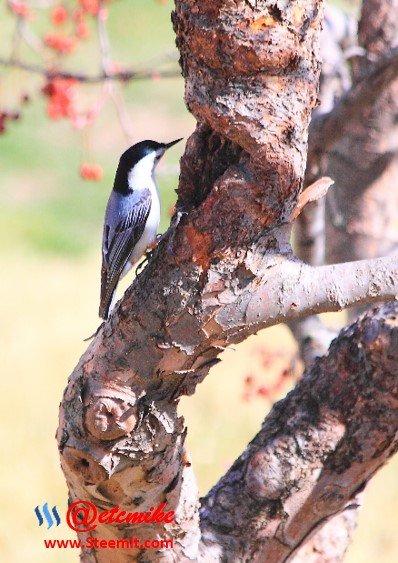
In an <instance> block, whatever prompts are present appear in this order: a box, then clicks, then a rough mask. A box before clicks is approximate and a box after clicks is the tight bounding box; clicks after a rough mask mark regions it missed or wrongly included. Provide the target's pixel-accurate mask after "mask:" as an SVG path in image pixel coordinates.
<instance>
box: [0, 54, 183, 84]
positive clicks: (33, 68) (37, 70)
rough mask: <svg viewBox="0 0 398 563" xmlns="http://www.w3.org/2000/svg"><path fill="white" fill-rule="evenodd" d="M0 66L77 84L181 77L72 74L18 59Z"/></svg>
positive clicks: (122, 72) (149, 73) (1, 62)
mask: <svg viewBox="0 0 398 563" xmlns="http://www.w3.org/2000/svg"><path fill="white" fill-rule="evenodd" d="M0 65H2V66H6V67H13V68H19V69H21V70H26V71H28V72H32V73H33V74H41V75H42V76H44V77H45V78H48V79H51V78H54V77H60V78H73V79H74V80H77V81H78V82H86V83H98V82H104V81H106V80H116V81H119V82H129V81H131V80H152V79H154V78H176V77H179V76H181V72H179V71H178V70H156V69H153V70H150V69H144V70H132V69H125V70H120V71H117V72H101V73H99V74H85V73H83V72H72V71H67V70H61V69H57V68H47V67H45V66H41V65H35V64H32V63H26V62H24V61H21V60H18V59H6V58H4V57H0Z"/></svg>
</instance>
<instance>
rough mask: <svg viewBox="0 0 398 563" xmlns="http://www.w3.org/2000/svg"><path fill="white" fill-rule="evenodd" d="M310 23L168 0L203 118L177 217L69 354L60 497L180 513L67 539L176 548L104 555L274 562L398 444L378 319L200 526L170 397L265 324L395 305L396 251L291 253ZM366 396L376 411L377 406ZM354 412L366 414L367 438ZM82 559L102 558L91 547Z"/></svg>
mask: <svg viewBox="0 0 398 563" xmlns="http://www.w3.org/2000/svg"><path fill="white" fill-rule="evenodd" d="M320 20H321V11H320V2H319V0H304V1H303V0H301V1H300V2H291V3H289V5H285V4H282V3H275V2H273V1H270V0H258V1H256V2H255V1H251V0H242V1H232V0H203V1H202V2H196V1H195V0H177V1H176V11H175V13H174V16H173V21H174V27H175V30H176V34H177V45H178V47H179V49H180V53H181V66H182V69H183V74H184V77H185V81H186V102H187V105H188V107H189V109H190V110H191V111H192V113H193V114H194V115H195V117H196V118H197V120H198V126H197V129H196V131H195V132H194V133H193V135H192V136H191V137H190V139H189V140H188V143H187V147H186V152H185V155H184V157H183V159H182V161H181V177H180V185H179V191H178V196H179V198H178V204H177V209H178V211H179V212H183V213H184V214H183V216H182V218H181V220H180V222H179V224H178V225H177V226H176V227H175V229H174V230H173V231H171V232H170V233H169V236H168V237H166V238H165V239H164V240H163V241H162V242H161V243H160V245H159V247H158V249H157V250H156V251H155V253H154V255H153V256H152V258H151V259H150V261H149V264H148V266H147V267H146V268H145V269H144V271H143V272H142V273H141V274H140V275H139V276H138V277H137V278H136V279H135V281H134V283H133V284H132V286H131V287H130V288H129V290H128V291H127V292H126V294H125V297H124V299H123V300H122V302H121V303H120V304H119V306H118V307H117V308H116V311H115V313H114V314H113V316H112V318H111V319H110V321H109V322H107V323H105V324H104V325H103V326H102V328H101V329H100V331H99V333H98V335H97V336H96V338H95V339H94V340H93V342H92V343H91V344H90V346H89V348H88V350H87V352H86V353H85V354H84V355H83V356H82V358H81V359H80V362H79V364H78V365H77V367H76V368H75V370H74V372H73V373H72V375H71V377H70V379H69V382H68V387H67V389H66V391H65V394H64V397H63V401H62V404H61V409H60V423H59V429H58V442H59V449H60V455H61V463H62V467H63V470H64V473H65V477H66V480H67V483H68V487H69V491H70V497H71V499H72V500H77V499H87V500H90V501H92V502H93V503H94V504H95V505H96V506H97V507H98V508H100V509H109V508H111V507H112V506H114V505H116V504H117V505H119V506H120V507H121V508H122V509H123V510H126V511H131V512H133V511H136V510H139V511H147V510H149V509H150V507H151V506H157V505H159V504H161V503H163V502H165V503H166V505H167V509H168V510H174V511H175V513H176V519H175V521H174V522H173V523H171V524H164V523H157V524H153V523H152V524H151V525H148V524H136V525H134V526H131V525H130V526H129V525H119V526H115V525H114V524H109V523H103V524H99V525H98V526H97V528H96V529H95V530H92V531H91V532H88V533H86V534H83V533H81V534H80V537H81V538H82V539H83V540H84V539H86V538H87V536H92V537H97V538H123V537H129V536H131V535H134V536H136V537H141V538H145V539H150V538H162V539H165V538H172V539H174V549H173V550H170V549H164V550H163V551H162V552H161V553H160V552H156V551H155V550H153V551H150V550H148V551H144V550H139V549H135V548H132V549H125V550H123V551H119V552H117V553H116V554H115V555H114V559H113V560H114V561H127V560H138V561H154V560H155V561H175V560H177V561H187V560H191V561H196V560H202V561H210V560H215V561H221V560H243V561H245V560H247V561H249V560H250V561H252V560H258V561H264V560H266V561H280V560H284V559H285V557H286V556H287V555H288V554H293V553H294V552H295V551H296V550H297V549H298V548H299V547H300V546H301V545H302V543H303V542H304V540H305V538H307V537H308V535H309V533H310V532H311V530H313V528H314V527H315V526H317V525H318V524H321V523H323V522H325V521H326V520H327V518H328V517H329V516H331V515H332V514H334V513H335V512H336V511H339V510H342V509H343V508H344V507H345V506H346V504H347V502H349V500H350V498H351V497H352V495H353V494H354V493H355V491H356V489H357V488H358V487H360V486H361V485H362V484H363V482H364V481H366V479H368V478H369V477H370V475H371V474H372V473H373V472H374V471H375V470H376V469H377V468H378V467H379V466H380V465H381V464H382V463H383V462H384V461H385V459H386V458H387V456H388V455H390V453H391V452H392V451H393V449H394V447H395V442H394V441H393V438H392V436H393V435H394V433H395V431H396V420H395V419H394V416H393V413H392V410H391V405H392V404H393V403H394V397H393V390H394V389H395V388H396V387H394V385H395V386H396V381H395V380H394V378H393V377H392V378H391V379H388V381H386V382H385V381H384V377H385V375H386V373H387V374H388V373H390V371H391V370H392V367H391V366H392V365H393V366H396V363H394V362H396V358H395V357H392V356H391V354H390V350H393V352H394V348H393V347H392V344H391V343H392V342H395V343H396V332H395V325H394V322H393V312H392V310H388V311H389V312H388V318H387V319H386V320H385V319H383V318H382V317H381V316H380V315H378V314H375V315H374V318H373V319H367V320H365V321H363V322H362V323H360V324H358V325H356V326H355V327H354V328H352V329H350V331H348V332H347V333H345V334H343V335H342V338H341V339H340V340H339V341H338V343H337V344H336V345H335V346H334V348H332V350H331V352H330V356H329V357H328V358H326V359H325V360H323V363H322V362H321V363H319V364H317V365H316V367H314V371H313V372H311V373H310V374H309V381H307V380H306V379H305V380H303V383H302V385H301V387H299V388H298V391H297V390H296V391H295V393H293V394H292V395H289V397H288V398H287V399H286V403H285V406H283V405H282V406H276V407H275V410H274V412H273V414H271V418H270V419H269V421H268V422H266V423H265V425H264V428H263V430H262V431H261V432H260V434H259V435H258V437H257V438H256V439H255V440H254V442H253V443H252V445H250V446H249V448H248V450H247V452H246V453H245V454H243V456H242V458H240V460H238V461H237V462H236V463H235V465H234V469H232V470H231V471H230V472H228V473H227V475H226V477H225V478H224V479H223V480H221V481H220V483H219V484H218V485H216V487H215V488H214V489H213V491H212V492H210V493H209V495H208V497H207V498H206V499H204V501H203V503H202V516H201V520H200V521H199V502H198V494H197V488H196V485H195V479H194V475H193V469H192V467H191V464H190V463H189V462H188V461H187V454H186V452H185V449H184V439H185V435H186V429H185V427H184V422H183V420H182V418H180V417H179V416H178V413H177V406H178V399H179V397H180V396H181V395H184V394H192V393H193V392H194V391H195V387H196V385H197V384H198V383H199V382H201V381H202V380H203V379H204V377H205V376H206V375H207V373H208V371H209V369H210V367H211V366H212V365H213V364H214V363H216V362H218V361H219V358H218V355H219V354H220V352H221V351H222V350H223V349H224V348H225V346H227V345H228V344H230V343H234V342H239V341H241V340H243V339H244V338H246V337H247V336H248V335H250V334H253V333H254V332H256V331H258V330H259V329H261V328H263V327H265V326H270V325H271V324H275V323H278V322H281V321H284V320H286V319H289V318H295V317H298V316H300V315H306V314H311V313H314V312H319V311H328V310H336V309H338V308H342V307H345V306H349V305H352V304H353V303H370V302H373V301H375V300H379V299H388V300H394V299H396V296H397V294H398V276H397V274H398V266H397V263H396V261H395V260H394V259H390V258H386V259H378V260H374V261H369V262H356V263H347V264H340V265H334V266H325V267H320V268H314V267H311V266H307V265H305V264H303V263H301V262H300V261H299V260H298V259H296V258H295V257H294V256H293V255H292V253H291V249H290V245H289V235H290V217H291V215H292V213H293V211H294V208H295V205H296V203H297V198H298V195H299V192H300V188H301V185H302V180H303V175H304V169H305V159H306V140H307V129H308V122H309V117H310V112H311V109H312V107H313V106H314V104H315V101H316V95H317V84H318V75H319V60H318V35H319V28H320ZM369 327H370V328H369ZM394 338H395V340H394ZM351 348H352V349H351ZM387 350H389V351H388V354H387ZM354 351H355V358H356V359H357V361H358V362H359V363H358V364H352V357H353V355H354ZM394 353H395V352H394ZM375 359H377V362H378V363H377V362H376V360H375ZM354 367H355V369H354ZM365 368H366V369H365ZM329 373H330V375H329ZM382 374H383V377H382ZM323 378H324V379H323ZM351 379H352V381H350V380H351ZM354 379H355V385H354V384H353V381H354ZM373 380H374V385H373V383H372V385H373V387H374V391H373V387H372V393H371V394H370V395H369V396H368V395H367V391H368V388H369V382H370V381H373ZM322 381H323V382H324V384H322ZM317 382H318V383H317ZM376 392H378V393H379V395H377V398H375V393H376ZM347 399H349V405H350V409H349V412H348V411H347V409H346V407H345V403H344V401H346V400H347ZM354 399H355V400H354ZM378 399H380V400H379V401H378ZM373 400H376V403H377V405H382V408H381V409H379V407H377V409H374V410H372V409H371V408H370V406H371V405H372V404H373V403H372V401H373ZM377 401H378V402H377ZM376 403H375V404H376ZM364 405H365V406H366V407H367V408H364ZM285 411H286V415H284V414H283V412H285ZM353 413H356V415H357V416H356V417H353V418H350V415H352V414H353ZM359 417H362V418H363V420H364V421H365V418H364V417H368V418H366V425H365V426H366V430H367V432H366V433H363V432H362V429H361V428H358V426H357V422H358V420H359V419H360V418H359ZM365 426H364V427H365ZM392 429H394V432H392ZM381 436H382V438H383V440H381V441H380V437H381ZM369 440H370V442H369ZM366 452H371V453H372V455H373V457H371V459H369V458H368V455H367V453H366ZM290 456H293V458H292V459H295V460H297V466H296V468H294V467H293V466H291V464H290V461H289V459H290ZM329 460H330V464H329ZM333 460H334V461H333ZM268 461H269V462H270V464H269V465H268ZM273 471H274V475H275V477H274V478H272V475H271V474H270V472H271V473H272V472H273ZM340 474H341V475H342V476H343V477H342V478H340V477H339V475H340ZM231 476H232V480H231ZM268 477H269V478H270V479H269V480H268ZM345 477H347V481H344V478H345ZM318 478H319V485H317V484H316V481H317V479H318ZM231 487H232V488H231ZM233 491H235V492H236V494H235V496H234V495H233V494H232V492H233ZM224 492H225V497H224V496H223V495H224ZM310 492H311V494H310V495H309V493H310ZM308 495H309V496H308ZM307 497H308V503H307V502H306V501H305V499H306V498H307ZM311 499H312V500H313V501H314V503H315V504H312V505H311V502H310V501H311ZM313 509H316V510H313ZM82 556H83V560H84V561H108V560H109V559H108V557H109V556H108V555H106V554H104V552H101V550H100V549H99V550H96V549H92V550H87V549H86V550H83V555H82Z"/></svg>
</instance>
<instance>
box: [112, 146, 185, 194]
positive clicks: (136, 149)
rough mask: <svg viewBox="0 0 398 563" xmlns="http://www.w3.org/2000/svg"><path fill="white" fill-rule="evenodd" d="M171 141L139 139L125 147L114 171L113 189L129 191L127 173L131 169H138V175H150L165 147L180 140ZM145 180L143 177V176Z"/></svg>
mask: <svg viewBox="0 0 398 563" xmlns="http://www.w3.org/2000/svg"><path fill="white" fill-rule="evenodd" d="M181 140H182V139H177V140H176V141H171V143H157V142H156V141H149V140H148V141H140V142H139V143H136V144H135V145H133V146H131V147H130V148H129V149H127V150H126V151H125V152H124V153H123V154H122V156H121V157H120V160H119V166H118V168H117V171H116V176H115V182H114V185H113V189H114V191H116V192H119V193H121V194H127V193H129V192H130V191H131V189H132V188H131V186H129V174H130V173H131V171H132V170H134V169H136V170H137V172H138V170H139V169H140V174H139V175H140V176H141V177H142V176H145V175H146V174H148V176H151V174H152V173H153V170H154V168H155V166H156V164H157V163H158V162H159V160H160V159H161V158H162V156H163V155H164V153H165V152H166V150H167V149H169V148H170V147H172V146H173V145H175V144H176V143H178V142H179V141H181ZM144 180H145V178H144Z"/></svg>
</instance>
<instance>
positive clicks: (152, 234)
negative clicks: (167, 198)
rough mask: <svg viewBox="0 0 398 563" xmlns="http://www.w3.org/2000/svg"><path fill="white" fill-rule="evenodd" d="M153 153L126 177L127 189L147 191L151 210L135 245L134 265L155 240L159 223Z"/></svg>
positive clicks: (131, 257) (131, 259)
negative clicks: (149, 196) (149, 195)
mask: <svg viewBox="0 0 398 563" xmlns="http://www.w3.org/2000/svg"><path fill="white" fill-rule="evenodd" d="M155 157H156V155H155V153H151V154H149V155H147V156H146V157H144V158H143V159H141V160H140V161H139V162H138V163H137V164H136V165H135V166H134V168H133V169H132V170H131V171H130V173H129V175H128V183H129V187H130V188H131V189H133V190H134V191H139V190H145V189H149V190H150V192H151V208H150V211H149V215H148V219H147V221H146V223H145V228H144V231H143V233H142V236H141V238H140V240H139V241H138V243H137V244H136V245H135V247H134V249H133V251H132V253H131V255H130V262H131V263H133V264H134V263H135V262H136V261H137V260H139V258H140V257H141V256H142V255H143V254H144V252H145V251H146V250H147V248H148V247H149V246H151V244H152V243H153V242H154V241H155V240H156V234H157V232H158V228H159V223H160V200H159V193H158V190H157V187H156V184H155V180H154V177H153V170H154V160H155Z"/></svg>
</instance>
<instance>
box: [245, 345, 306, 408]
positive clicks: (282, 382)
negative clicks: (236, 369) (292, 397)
mask: <svg viewBox="0 0 398 563" xmlns="http://www.w3.org/2000/svg"><path fill="white" fill-rule="evenodd" d="M258 352H259V354H260V361H261V367H262V368H263V370H264V372H265V373H264V377H258V376H256V375H254V374H253V373H249V374H247V375H246V376H245V379H244V391H243V395H242V398H243V400H244V401H250V400H252V399H254V398H255V397H262V398H263V399H266V400H269V401H272V400H275V399H276V398H277V397H278V395H281V394H282V392H283V391H286V388H287V387H288V386H289V385H291V384H292V383H293V382H294V381H295V379H296V375H295V373H294V371H293V369H292V366H291V365H288V366H287V367H286V359H285V357H284V354H283V353H278V352H271V351H270V350H267V349H265V348H261V349H260V350H259V351H258ZM280 364H282V365H280ZM283 364H285V365H283ZM264 379H265V380H266V382H267V383H266V384H264Z"/></svg>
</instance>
